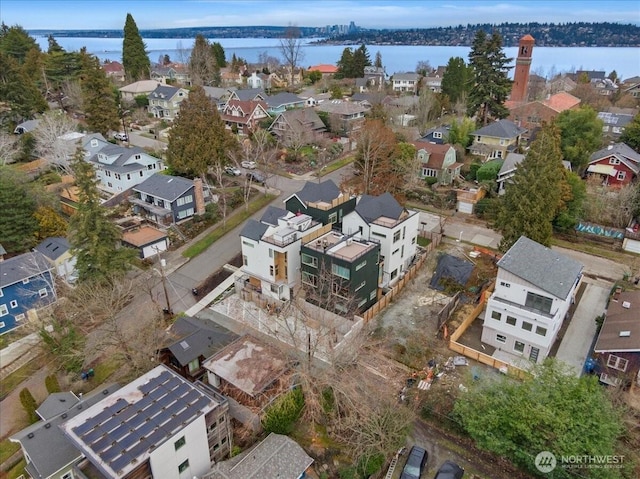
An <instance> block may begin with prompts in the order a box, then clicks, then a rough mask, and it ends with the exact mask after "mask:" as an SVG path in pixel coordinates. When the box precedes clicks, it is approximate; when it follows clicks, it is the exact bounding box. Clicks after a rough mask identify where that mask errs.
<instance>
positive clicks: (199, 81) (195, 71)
mask: <svg viewBox="0 0 640 479" xmlns="http://www.w3.org/2000/svg"><path fill="white" fill-rule="evenodd" d="M223 55H224V52H223ZM189 72H190V74H191V81H192V83H193V85H206V86H211V85H216V86H217V85H218V84H219V83H220V82H219V78H220V67H219V66H218V60H217V59H216V57H215V52H214V50H213V48H212V46H211V45H210V44H209V40H207V39H206V38H205V37H204V36H203V35H200V34H198V35H196V39H195V42H194V44H193V49H192V50H191V57H190V58H189Z"/></svg>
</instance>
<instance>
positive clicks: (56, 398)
mask: <svg viewBox="0 0 640 479" xmlns="http://www.w3.org/2000/svg"><path fill="white" fill-rule="evenodd" d="M78 401H80V399H78V397H77V396H76V395H75V394H73V393H72V392H71V391H67V392H61V393H51V394H49V396H48V397H47V399H45V400H44V402H43V403H42V404H40V407H38V409H36V412H37V413H38V416H40V417H41V418H42V419H44V420H45V421H46V420H47V419H51V418H53V417H56V416H57V415H59V414H62V413H63V412H65V411H68V410H69V409H71V408H72V407H73V406H74V405H75V404H76V403H77V402H78Z"/></svg>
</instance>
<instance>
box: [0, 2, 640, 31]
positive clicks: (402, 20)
mask: <svg viewBox="0 0 640 479" xmlns="http://www.w3.org/2000/svg"><path fill="white" fill-rule="evenodd" d="M639 5H640V3H639V2H638V1H637V0H537V1H535V0H521V1H514V0H502V1H500V0H495V1H492V0H483V1H480V0H449V1H446V0H445V1H441V0H395V1H392V0H279V1H273V0H137V1H135V0H130V1H123V0H109V1H103V0H84V1H80V0H0V20H2V21H3V22H4V23H6V24H8V25H16V24H18V25H21V26H22V27H24V28H25V29H27V30H33V29H69V30H72V29H82V30H89V29H92V30H93V29H122V28H123V26H124V21H125V18H126V14H127V13H131V14H132V15H133V18H134V19H135V21H136V23H137V25H138V28H140V29H146V28H177V27H194V26H227V25H289V24H293V25H299V26H325V25H334V24H338V25H342V24H348V23H349V22H350V21H354V22H355V23H356V24H357V25H359V26H362V27H367V28H384V27H388V28H416V27H417V28H428V27H437V26H449V25H458V24H467V23H471V24H474V23H501V22H533V21H537V22H555V23H564V22H575V21H586V22H596V21H609V22H621V23H635V24H640V7H639Z"/></svg>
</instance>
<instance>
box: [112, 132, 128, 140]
mask: <svg viewBox="0 0 640 479" xmlns="http://www.w3.org/2000/svg"><path fill="white" fill-rule="evenodd" d="M113 137H114V138H115V139H116V140H120V141H129V137H128V136H127V134H126V133H122V132H119V133H114V135H113Z"/></svg>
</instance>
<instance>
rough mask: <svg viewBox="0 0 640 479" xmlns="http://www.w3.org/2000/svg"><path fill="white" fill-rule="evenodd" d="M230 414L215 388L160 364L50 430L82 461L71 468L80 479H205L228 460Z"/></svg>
mask: <svg viewBox="0 0 640 479" xmlns="http://www.w3.org/2000/svg"><path fill="white" fill-rule="evenodd" d="M228 411H229V403H228V400H227V399H226V398H225V397H224V396H222V395H221V394H219V393H218V392H216V391H215V390H214V389H213V388H211V387H210V386H208V385H206V384H204V383H202V382H199V381H197V382H194V383H191V382H189V381H187V380H186V379H184V378H183V377H181V376H180V375H179V374H177V373H176V372H173V371H172V370H171V369H170V368H168V367H166V366H164V365H160V366H157V367H155V368H154V369H152V370H151V371H149V372H148V373H146V374H143V375H142V376H140V377H139V378H137V379H135V380H134V381H132V382H131V383H129V384H127V385H126V386H123V387H122V388H120V389H118V390H117V391H114V392H113V393H111V394H109V395H106V396H105V397H101V398H100V400H99V401H97V402H95V403H94V404H91V405H87V406H86V407H84V406H83V407H82V408H80V410H78V408H76V409H74V411H73V416H72V417H68V418H66V420H65V421H63V422H61V423H57V424H56V425H55V427H57V428H59V430H60V431H61V432H62V437H63V438H64V441H65V442H64V444H65V447H66V445H67V444H68V445H69V446H70V447H73V448H75V450H77V451H79V453H80V457H81V458H83V459H84V460H81V461H78V462H77V463H74V466H75V467H77V468H78V470H79V471H81V473H82V474H84V476H85V477H100V478H102V477H104V478H109V479H137V478H157V479H185V478H189V479H190V478H192V477H202V476H203V475H204V474H206V473H208V472H209V471H210V470H211V467H212V465H213V464H215V463H217V462H218V461H221V460H222V459H224V458H225V457H227V456H228V455H229V451H230V450H231V442H232V430H231V424H230V420H229V415H228ZM53 427H54V425H51V426H50V429H52V428H53ZM22 441H24V442H25V443H26V442H27V441H28V435H27V439H21V443H22ZM57 447H59V444H58V443H56V442H51V443H50V445H49V449H50V450H51V451H52V452H54V450H55V448H57ZM69 456H70V457H71V455H69ZM72 459H75V457H74V458H72ZM34 477H41V476H34ZM66 477H73V476H71V475H69V476H66Z"/></svg>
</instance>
